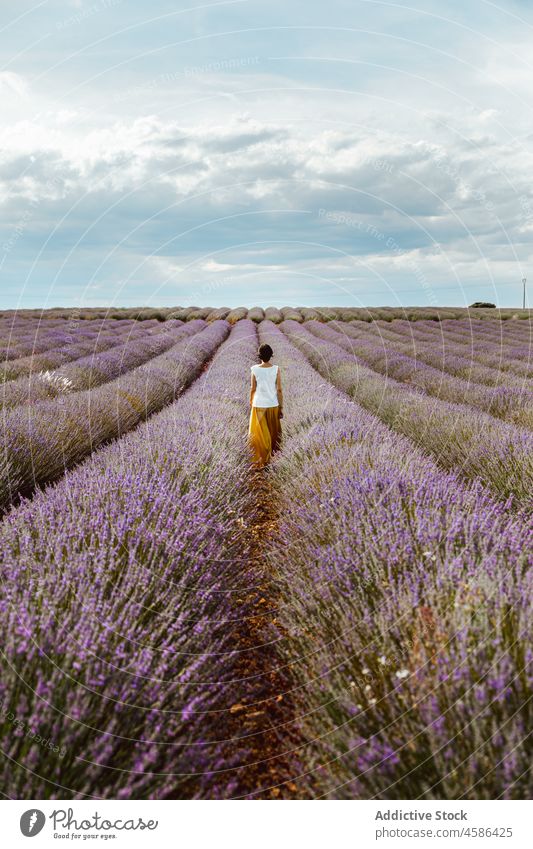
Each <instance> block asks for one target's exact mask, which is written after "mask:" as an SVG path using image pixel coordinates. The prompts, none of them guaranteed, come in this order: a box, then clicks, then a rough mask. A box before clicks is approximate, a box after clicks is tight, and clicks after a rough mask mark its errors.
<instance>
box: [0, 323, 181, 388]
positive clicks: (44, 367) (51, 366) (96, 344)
mask: <svg viewBox="0 0 533 849" xmlns="http://www.w3.org/2000/svg"><path fill="white" fill-rule="evenodd" d="M182 324H183V322H181V321H171V322H165V324H160V323H159V322H151V321H149V322H143V323H135V322H129V323H128V325H127V326H121V327H117V328H116V330H114V329H113V328H112V327H110V328H108V329H103V330H90V328H85V329H82V331H78V332H77V333H76V334H74V335H71V334H68V333H67V334H65V335H64V336H63V337H62V338H61V341H60V344H59V345H56V346H55V347H52V348H47V350H46V351H43V352H42V353H38V352H37V351H33V352H32V353H31V354H29V355H28V356H24V357H18V358H17V359H14V360H6V361H4V362H3V363H2V365H1V366H0V378H1V380H2V381H3V382H8V381H12V380H17V379H18V378H20V377H27V376H29V375H31V374H37V373H38V372H40V371H53V370H55V369H58V368H61V366H63V365H65V364H67V363H71V362H73V361H74V360H77V359H81V357H87V356H93V355H94V356H96V355H98V354H100V353H102V352H104V351H108V350H110V349H111V348H114V347H116V346H117V345H123V344H124V343H125V342H126V341H128V342H131V343H133V342H134V341H135V340H136V339H143V338H148V337H149V336H153V335H158V334H159V333H161V332H167V331H168V330H172V329H174V328H176V327H180V326H181V325H182ZM56 341H57V340H56ZM54 344H55V343H54Z"/></svg>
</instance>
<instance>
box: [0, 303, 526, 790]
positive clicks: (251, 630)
mask: <svg viewBox="0 0 533 849" xmlns="http://www.w3.org/2000/svg"><path fill="white" fill-rule="evenodd" d="M263 342H268V343H269V344H270V345H271V346H272V348H273V350H274V362H276V363H277V364H279V366H280V367H281V372H282V379H283V385H284V398H285V403H284V417H283V442H282V447H281V450H280V451H279V452H278V453H277V454H276V455H275V457H274V459H273V461H272V463H271V465H270V466H269V467H268V468H267V470H266V471H264V472H257V471H256V470H254V469H253V467H252V464H251V457H250V454H249V449H248V446H247V441H246V435H247V424H248V412H249V407H248V394H249V368H250V365H252V364H253V363H254V362H256V352H257V348H258V345H259V344H261V343H263ZM0 353H1V363H0V375H1V384H0V392H1V402H0V403H1V406H2V442H1V454H0V509H1V516H0V561H1V568H2V598H1V620H0V622H1V625H0V627H1V643H2V661H1V662H2V674H1V676H0V706H1V714H0V722H1V725H2V773H3V774H2V788H3V793H4V795H5V796H6V797H8V798H15V799H39V798H61V799H66V798H72V799H83V798H89V799H90V798H97V799H106V798H109V799H111V798H120V799H128V798H134V799H141V798H151V799H152V798H153V799H159V798H161V799H169V798H198V799H206V798H210V799H228V798H248V799H251V798H261V799H310V798H329V799H353V798H356V799H496V798H505V799H524V798H531V794H532V793H533V773H532V767H531V765H532V763H533V740H532V735H531V729H532V728H533V703H532V683H533V639H532V636H533V321H532V315H531V312H530V311H526V310H516V311H513V310H496V309H479V310H476V309H470V310H466V309H451V308H448V309H445V308H443V309H441V308H439V309H426V308H416V307H413V308H405V309H392V308H380V309H378V308H372V309H368V310H364V309H360V308H359V309H356V308H354V309H347V308H333V307H332V308H327V309H326V308H323V307H316V308H310V307H309V308H306V307H302V308H296V307H284V308H281V309H278V308H274V307H267V308H261V307H254V308H252V309H248V308H245V307H242V308H237V309H229V308H225V307H221V308H211V307H205V308H200V307H198V308H197V307H187V308H181V307H177V308H174V309H172V310H171V309H161V310H152V309H147V308H146V309H142V310H141V309H138V310H114V311H110V310H103V309H102V310H77V311H72V310H71V311H69V310H50V311H44V312H38V311H26V312H21V313H8V312H5V313H0Z"/></svg>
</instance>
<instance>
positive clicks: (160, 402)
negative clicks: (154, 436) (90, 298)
mask: <svg viewBox="0 0 533 849" xmlns="http://www.w3.org/2000/svg"><path fill="white" fill-rule="evenodd" d="M228 332H229V325H228V324H227V322H225V321H215V322H213V324H210V325H209V326H208V327H207V328H205V329H204V330H200V332H199V333H197V334H195V335H193V336H192V337H191V338H186V339H183V340H182V341H181V342H178V343H177V344H176V345H175V346H174V347H173V348H171V349H170V350H169V351H167V352H166V353H165V354H161V355H160V356H158V357H154V359H152V360H150V361H149V362H148V363H145V364H144V365H142V366H139V367H138V368H136V369H133V371H130V372H128V374H126V375H123V376H121V377H119V378H117V379H116V380H113V381H110V382H109V383H105V384H104V385H103V386H99V387H97V388H96V389H94V390H91V389H89V390H86V391H83V392H76V393H75V394H74V395H64V396H60V397H58V398H55V399H54V400H53V401H39V402H37V403H35V404H28V405H25V406H24V407H22V408H18V409H17V408H16V409H14V410H9V411H7V412H4V414H3V420H2V445H1V449H0V450H1V451H2V454H1V455H0V457H1V462H2V470H1V471H2V473H1V475H0V506H1V507H6V506H7V505H8V504H10V503H12V502H13V501H14V500H15V499H16V498H17V497H19V496H20V495H30V494H31V493H32V492H33V491H34V489H35V488H36V487H38V486H43V485H44V484H46V483H50V482H51V481H54V480H56V479H57V478H58V477H60V475H62V474H63V473H64V472H65V470H66V469H68V468H70V467H71V466H73V465H75V464H76V463H79V462H80V461H81V460H83V459H85V457H87V456H88V455H89V454H91V452H92V451H94V450H95V449H96V448H98V447H99V446H101V445H103V444H104V443H106V442H109V441H110V440H111V439H116V438H117V437H118V436H121V435H122V434H124V433H127V432H128V431H129V430H131V429H132V428H133V427H135V426H136V425H138V424H139V422H141V421H143V419H146V418H148V416H150V415H152V413H155V412H157V411H159V410H161V409H162V407H164V406H166V405H167V404H169V403H170V402H171V401H173V400H174V399H175V398H177V397H178V395H180V394H181V392H183V390H184V389H185V388H186V387H187V386H188V385H189V384H190V383H191V382H192V381H193V380H194V379H195V378H196V377H197V376H198V374H199V373H200V371H201V369H202V365H203V364H204V363H205V362H206V360H208V359H209V357H211V356H212V355H213V354H214V352H215V351H216V349H217V348H218V346H219V345H220V344H221V343H222V342H223V341H224V339H225V338H226V336H227V335H228Z"/></svg>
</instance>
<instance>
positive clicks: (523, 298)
mask: <svg viewBox="0 0 533 849" xmlns="http://www.w3.org/2000/svg"><path fill="white" fill-rule="evenodd" d="M526 280H527V277H522V286H523V287H524V291H523V294H522V309H523V310H525V308H526Z"/></svg>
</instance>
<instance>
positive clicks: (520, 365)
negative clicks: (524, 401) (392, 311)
mask: <svg viewBox="0 0 533 849" xmlns="http://www.w3.org/2000/svg"><path fill="white" fill-rule="evenodd" d="M390 329H391V331H392V333H393V334H395V335H399V336H400V338H401V340H403V341H410V342H411V344H412V345H413V346H414V345H417V346H418V347H420V348H422V349H423V348H424V346H426V348H427V349H429V350H432V349H433V350H435V349H436V350H438V351H439V350H442V351H444V354H446V353H449V354H451V355H452V356H453V355H454V354H462V355H463V356H464V357H469V358H470V361H472V360H473V361H474V362H479V363H480V364H481V365H483V366H485V367H489V368H492V369H495V370H498V371H499V372H500V373H501V372H504V373H506V374H507V373H510V374H511V375H512V374H513V373H515V374H517V375H518V376H520V377H527V378H531V377H532V376H533V369H532V360H533V334H530V333H529V332H527V331H525V332H524V333H523V335H522V338H521V339H520V338H519V335H518V334H517V336H515V337H514V338H511V337H510V336H508V337H507V338H502V336H501V335H499V334H494V336H492V337H491V338H488V336H487V335H485V338H484V339H480V338H479V334H478V332H477V330H476V331H469V329H468V327H467V326H463V327H462V328H458V329H457V331H455V330H454V329H451V328H450V327H449V326H447V327H446V328H444V330H443V331H441V333H438V332H437V333H436V332H435V329H433V328H422V329H418V328H412V327H406V323H405V322H401V323H400V322H398V323H396V322H394V323H393V324H392V325H391V326H390ZM406 337H407V338H406ZM392 339H394V336H393V337H392Z"/></svg>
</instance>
